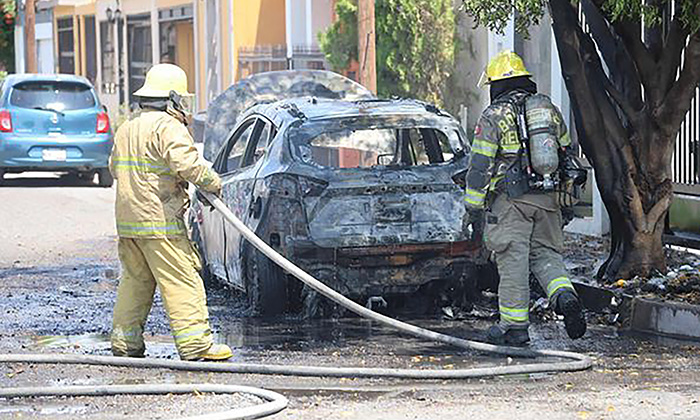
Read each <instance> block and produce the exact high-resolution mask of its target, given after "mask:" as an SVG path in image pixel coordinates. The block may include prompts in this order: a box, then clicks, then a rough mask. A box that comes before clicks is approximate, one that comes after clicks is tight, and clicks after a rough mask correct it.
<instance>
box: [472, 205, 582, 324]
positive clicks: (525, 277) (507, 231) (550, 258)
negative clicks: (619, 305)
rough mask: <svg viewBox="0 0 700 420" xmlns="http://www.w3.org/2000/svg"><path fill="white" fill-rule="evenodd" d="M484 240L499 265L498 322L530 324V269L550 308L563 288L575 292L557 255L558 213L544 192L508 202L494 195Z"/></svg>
mask: <svg viewBox="0 0 700 420" xmlns="http://www.w3.org/2000/svg"><path fill="white" fill-rule="evenodd" d="M484 242H485V244H486V247H487V248H488V249H489V250H490V251H492V252H493V254H494V256H495V259H496V264H497V266H498V273H499V275H500V278H501V280H500V284H499V286H498V304H499V312H500V324H501V325H502V326H503V327H505V328H506V329H508V328H527V326H528V324H529V303H530V283H529V277H530V273H531V272H532V274H534V276H535V278H536V279H537V281H538V282H539V284H540V285H541V286H542V289H544V291H545V292H546V293H547V297H548V298H549V302H550V305H552V306H553V305H555V304H556V299H557V297H558V296H559V294H561V293H562V292H563V291H571V292H573V293H575V290H574V287H573V285H572V284H571V281H570V280H569V277H568V274H567V271H566V267H565V265H564V260H563V258H562V256H561V251H562V249H563V247H564V239H563V233H562V217H561V211H560V210H559V207H558V206H557V205H556V204H555V201H554V200H550V198H549V197H547V196H546V195H544V194H540V195H538V194H526V195H525V196H523V197H522V199H517V200H511V199H510V198H509V197H508V196H507V194H505V193H501V194H499V195H498V196H497V197H496V199H495V200H494V202H493V204H492V205H491V208H490V210H489V211H488V212H487V214H486V228H485V231H484Z"/></svg>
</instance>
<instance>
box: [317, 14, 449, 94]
mask: <svg viewBox="0 0 700 420" xmlns="http://www.w3.org/2000/svg"><path fill="white" fill-rule="evenodd" d="M336 13H337V14H338V20H337V21H336V22H335V23H334V24H333V25H332V26H331V27H330V28H329V29H328V31H327V32H326V33H323V34H321V35H320V36H319V39H320V41H321V43H320V44H321V49H322V50H323V51H324V53H325V54H326V57H327V59H328V62H329V63H330V64H331V66H332V67H333V69H334V70H336V71H338V70H343V69H345V68H347V66H348V64H349V63H350V60H351V59H353V58H354V59H357V48H358V47H357V45H358V39H357V6H356V2H355V1H352V0H340V1H339V2H338V3H337V8H336ZM375 26H376V32H377V34H376V49H377V88H378V90H379V95H380V96H385V97H390V96H400V97H412V98H418V99H422V100H425V101H429V102H433V103H436V104H438V105H442V104H443V101H442V98H443V95H444V94H445V92H444V91H445V86H446V81H447V79H448V77H449V76H450V74H451V73H452V70H453V65H454V49H455V42H454V31H455V22H454V13H453V11H452V2H451V1H450V0H376V3H375Z"/></svg>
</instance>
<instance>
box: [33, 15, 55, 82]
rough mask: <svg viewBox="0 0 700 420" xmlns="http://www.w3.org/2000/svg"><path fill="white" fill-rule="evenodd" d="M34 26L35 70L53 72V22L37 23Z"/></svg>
mask: <svg viewBox="0 0 700 420" xmlns="http://www.w3.org/2000/svg"><path fill="white" fill-rule="evenodd" d="M35 28H36V29H35V33H36V55H37V71H38V72H39V73H55V71H56V67H55V61H54V60H55V59H54V48H53V24H52V23H51V22H46V23H37V24H36V26H35Z"/></svg>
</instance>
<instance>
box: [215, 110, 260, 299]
mask: <svg viewBox="0 0 700 420" xmlns="http://www.w3.org/2000/svg"><path fill="white" fill-rule="evenodd" d="M270 131H271V124H270V123H269V122H268V121H267V120H265V119H264V118H262V117H258V118H257V119H256V122H255V125H254V127H253V131H252V133H251V136H250V137H249V138H248V141H247V144H246V145H245V149H244V150H243V144H239V147H238V148H234V149H235V150H234V149H232V150H231V153H230V154H229V156H230V158H231V159H232V160H235V164H237V165H238V168H237V169H235V170H233V171H232V172H231V173H230V174H228V175H227V177H226V178H225V179H224V180H223V186H222V189H223V195H224V198H225V201H226V204H228V205H229V208H230V209H231V211H232V212H233V213H234V214H235V215H236V217H238V218H239V219H241V221H243V223H245V224H246V225H247V226H248V227H251V228H253V229H254V226H250V223H249V222H250V217H251V213H252V211H253V210H254V202H253V200H252V199H253V191H254V188H255V183H256V175H257V173H258V171H259V170H260V167H261V165H262V164H263V159H261V158H262V156H263V152H264V146H266V145H267V140H268V137H269V135H270ZM258 145H261V146H262V148H260V147H258ZM224 231H225V233H224V235H225V236H226V272H227V273H228V276H229V282H231V283H232V284H234V285H235V286H236V287H241V288H242V287H244V283H243V260H242V258H243V255H242V254H243V253H242V246H243V239H242V236H241V234H240V232H239V231H238V230H237V229H236V228H234V227H233V226H231V225H230V224H226V226H224Z"/></svg>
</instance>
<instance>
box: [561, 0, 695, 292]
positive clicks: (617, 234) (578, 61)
mask: <svg viewBox="0 0 700 420" xmlns="http://www.w3.org/2000/svg"><path fill="white" fill-rule="evenodd" d="M595 1H596V0H584V3H585V4H584V10H585V8H586V7H588V8H589V9H590V10H591V11H592V13H587V14H586V18H587V19H589V22H590V28H591V30H592V31H594V34H593V37H594V38H595V41H596V42H595V43H594V42H593V38H592V37H591V35H589V34H588V33H584V32H583V30H582V29H581V26H580V24H579V20H578V15H577V11H576V9H575V8H574V7H573V6H572V5H571V3H570V2H569V0H550V1H549V6H550V13H551V15H552V28H553V30H554V34H555V37H556V41H557V47H558V51H559V57H560V61H561V64H562V74H563V76H564V80H565V82H566V86H567V89H568V91H569V96H570V98H571V103H572V108H573V111H574V120H575V123H576V129H577V132H578V134H579V142H580V145H581V147H582V149H583V151H584V153H585V154H586V156H587V157H588V159H589V160H590V162H591V164H592V165H593V168H594V169H595V176H596V181H597V184H598V187H599V189H600V192H601V196H602V199H603V202H604V204H605V207H606V209H607V210H608V213H609V215H610V220H611V248H610V254H609V256H608V259H607V261H605V263H604V264H603V265H602V266H601V267H600V269H599V271H598V277H600V278H601V279H603V280H605V281H615V280H617V279H619V278H629V277H633V276H635V275H640V276H649V275H653V274H654V273H655V272H662V273H665V270H666V261H665V255H664V245H663V240H662V238H663V232H664V221H665V217H666V214H667V213H668V209H669V207H670V205H671V199H672V197H673V188H672V184H671V179H670V174H671V161H672V156H673V150H674V139H675V137H676V133H677V131H678V128H679V126H680V121H681V120H682V119H676V120H675V121H677V122H678V123H677V124H675V125H674V124H672V123H668V122H667V121H668V120H669V119H668V118H667V119H664V118H663V115H664V112H660V111H659V109H661V108H664V106H667V105H666V102H667V101H666V96H668V94H670V92H669V91H670V90H671V87H673V88H675V87H676V85H677V84H678V82H673V80H672V81H671V82H673V83H671V82H669V83H668V84H667V85H663V86H661V84H662V83H663V77H657V78H656V79H655V80H650V78H649V75H653V74H654V69H651V70H650V69H649V68H647V67H648V65H649V60H648V57H647V56H644V57H642V58H639V57H636V56H634V55H632V53H631V52H630V51H637V52H638V53H639V51H641V54H643V53H645V50H644V49H645V48H646V47H644V45H643V44H642V43H641V38H637V39H636V40H635V32H634V30H632V35H630V34H626V36H627V38H625V37H623V36H618V34H617V33H616V32H615V31H614V30H613V29H611V28H612V25H609V24H608V23H606V22H605V21H603V20H602V19H603V18H602V14H601V13H600V12H599V9H591V8H592V7H596V5H595ZM596 13H597V14H596ZM629 27H632V28H633V29H634V25H630V26H625V28H629ZM622 40H625V41H626V42H625V43H623V42H622ZM596 43H597V45H596ZM629 43H632V44H634V45H632V46H630V45H628V44H629ZM637 43H638V44H637ZM640 45H641V47H640ZM598 47H600V48H598ZM635 48H636V50H635ZM598 51H601V54H603V56H604V58H605V61H606V64H607V66H608V68H609V71H610V73H612V74H614V75H615V77H614V78H612V77H609V76H608V75H607V74H606V72H605V71H604V67H603V64H602V60H601V57H600V55H599V52H598ZM647 52H648V51H647ZM679 54H680V50H679ZM686 54H687V52H686ZM645 60H646V61H645ZM660 61H662V60H659V62H658V63H657V62H656V61H653V60H652V61H651V63H652V64H654V65H657V64H658V65H659V66H661V65H663V63H661V62H660ZM616 66H617V68H616ZM645 66H646V67H645ZM630 69H634V70H635V71H629V70H630ZM673 71H674V72H675V71H677V69H674V70H673ZM698 78H700V73H698ZM611 79H612V81H611ZM681 79H682V78H681ZM679 82H680V80H679ZM642 84H643V85H644V91H645V92H646V95H645V96H646V97H645V98H644V101H642V99H641V95H640V94H639V93H640V92H641V90H640V89H639V86H640V85H642ZM696 85H697V80H696V81H695V85H692V84H691V85H689V86H687V87H686V88H687V89H691V90H694V86H696ZM682 100H685V98H683V99H682ZM654 101H656V102H654ZM662 102H663V103H662ZM687 105H688V106H687V108H685V110H684V109H683V106H680V107H678V108H677V109H676V111H677V112H682V113H683V115H685V113H686V112H687V109H688V108H689V106H690V103H689V100H688V104H687ZM674 117H676V118H677V116H675V115H674ZM660 121H661V122H660Z"/></svg>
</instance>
